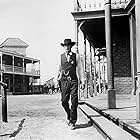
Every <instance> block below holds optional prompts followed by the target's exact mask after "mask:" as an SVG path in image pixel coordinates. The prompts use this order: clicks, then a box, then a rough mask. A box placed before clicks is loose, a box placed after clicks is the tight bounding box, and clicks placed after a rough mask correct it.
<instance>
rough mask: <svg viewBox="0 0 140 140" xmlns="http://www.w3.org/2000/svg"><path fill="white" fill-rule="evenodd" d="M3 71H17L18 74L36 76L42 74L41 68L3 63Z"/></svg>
mask: <svg viewBox="0 0 140 140" xmlns="http://www.w3.org/2000/svg"><path fill="white" fill-rule="evenodd" d="M1 70H2V71H3V72H5V73H14V74H15V73H17V74H23V75H34V76H40V70H36V69H25V68H23V67H18V66H14V67H13V66H11V65H5V64H3V65H2V69H1Z"/></svg>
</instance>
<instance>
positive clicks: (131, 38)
mask: <svg viewBox="0 0 140 140" xmlns="http://www.w3.org/2000/svg"><path fill="white" fill-rule="evenodd" d="M107 1H108V0H88V1H87V0H75V5H74V12H72V15H73V17H74V20H75V24H76V28H75V32H76V42H77V47H78V41H79V40H78V39H79V31H82V33H83V38H84V39H83V42H84V44H85V46H86V43H85V42H86V40H87V41H88V42H89V44H90V45H91V46H92V47H93V49H94V50H96V49H102V48H106V49H108V46H106V40H107V39H106V37H107V36H106V32H107V30H108V29H106V24H107V23H106V20H108V19H107V18H108V17H106V15H105V6H106V5H107V4H108V3H106V2H107ZM110 2H111V3H110V5H111V50H109V51H112V57H113V58H112V62H113V64H112V65H113V82H114V87H115V92H116V93H117V94H131V93H133V94H135V92H136V80H135V76H136V62H137V61H136V40H135V35H136V33H135V1H134V0H111V1H110ZM107 57H108V55H107ZM108 66H109V67H110V64H108ZM109 69H110V68H109Z"/></svg>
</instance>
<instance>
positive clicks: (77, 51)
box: [75, 21, 79, 54]
mask: <svg viewBox="0 0 140 140" xmlns="http://www.w3.org/2000/svg"><path fill="white" fill-rule="evenodd" d="M78 32H79V31H78V21H75V42H76V53H77V54H78V53H79V50H78Z"/></svg>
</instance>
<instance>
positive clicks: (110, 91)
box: [105, 0, 116, 108]
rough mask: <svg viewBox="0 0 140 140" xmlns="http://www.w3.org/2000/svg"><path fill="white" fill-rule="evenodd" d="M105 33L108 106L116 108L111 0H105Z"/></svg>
mask: <svg viewBox="0 0 140 140" xmlns="http://www.w3.org/2000/svg"><path fill="white" fill-rule="evenodd" d="M105 33H106V49H107V51H106V54H107V76H108V108H116V94H115V89H114V71H113V47H112V38H111V0H106V1H105Z"/></svg>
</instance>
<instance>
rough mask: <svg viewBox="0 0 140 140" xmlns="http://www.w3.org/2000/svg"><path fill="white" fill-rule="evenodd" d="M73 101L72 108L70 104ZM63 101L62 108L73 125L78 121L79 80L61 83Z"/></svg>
mask: <svg viewBox="0 0 140 140" xmlns="http://www.w3.org/2000/svg"><path fill="white" fill-rule="evenodd" d="M69 100H71V107H70V104H69ZM61 101H62V106H63V108H64V110H65V112H66V115H67V119H68V120H70V121H71V123H74V124H75V123H76V121H77V107H78V81H77V80H71V81H67V80H62V81H61Z"/></svg>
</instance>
